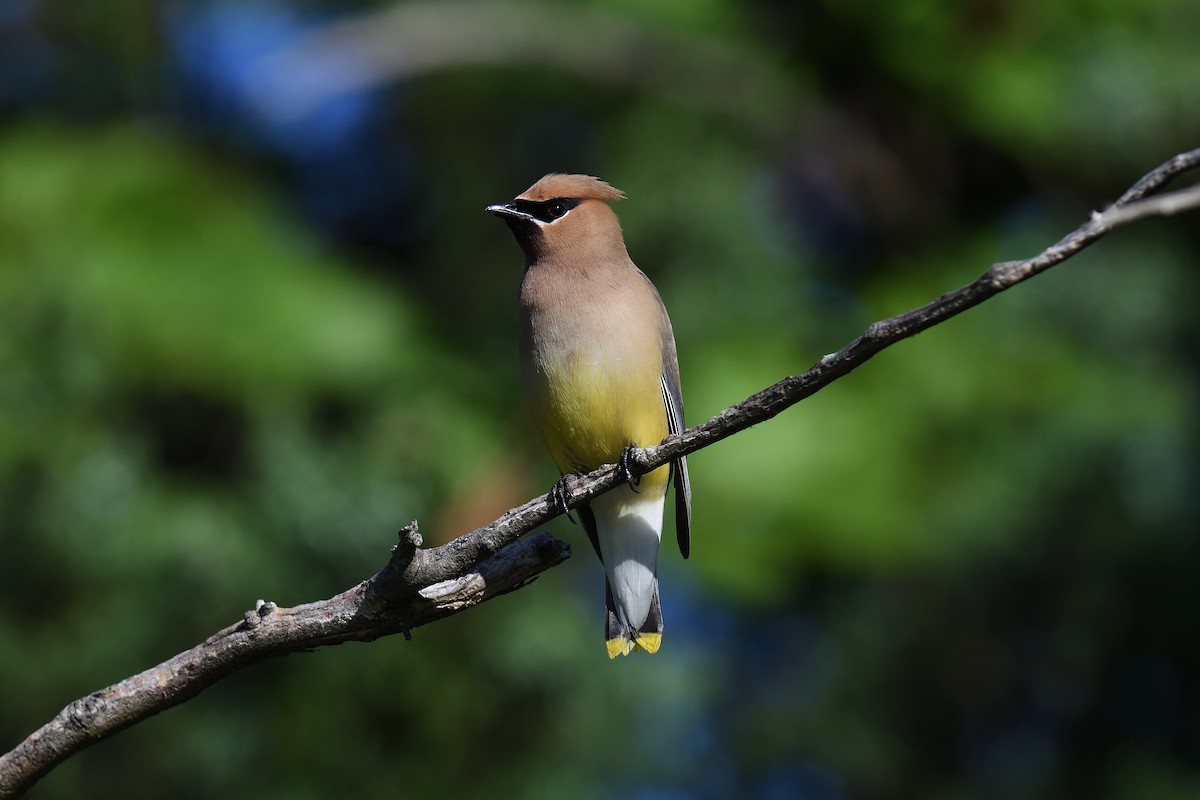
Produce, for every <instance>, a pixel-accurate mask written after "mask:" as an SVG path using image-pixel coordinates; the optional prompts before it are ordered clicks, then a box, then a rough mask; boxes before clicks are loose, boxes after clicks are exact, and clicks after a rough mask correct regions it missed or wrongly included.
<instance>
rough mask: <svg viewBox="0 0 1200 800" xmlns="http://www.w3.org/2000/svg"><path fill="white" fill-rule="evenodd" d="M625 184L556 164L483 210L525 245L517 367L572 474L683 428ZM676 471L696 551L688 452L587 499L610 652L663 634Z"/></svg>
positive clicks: (670, 342)
mask: <svg viewBox="0 0 1200 800" xmlns="http://www.w3.org/2000/svg"><path fill="white" fill-rule="evenodd" d="M624 196H625V195H624V194H623V193H622V192H620V191H618V190H617V189H614V188H613V187H611V186H609V185H608V184H607V183H605V182H604V181H601V180H599V179H598V178H593V177H590V176H587V175H557V174H552V175H547V176H546V177H544V178H542V179H541V180H540V181H538V182H537V183H535V184H534V185H533V186H531V187H529V189H527V190H526V191H525V192H524V194H521V195H519V196H518V197H517V198H516V199H515V200H513V201H512V202H510V203H498V204H496V205H492V206H488V209H487V210H488V211H489V212H490V213H492V214H495V215H496V216H498V217H501V218H502V219H503V220H504V221H505V222H506V223H508V227H509V228H511V229H512V232H513V234H514V235H515V236H516V237H517V243H518V244H520V245H521V249H522V250H523V251H524V252H525V278H524V280H523V281H522V282H521V340H520V345H521V373H522V376H523V377H524V381H525V391H526V394H527V395H528V398H529V404H530V407H531V409H532V411H533V418H534V421H535V423H536V424H537V427H538V431H539V432H540V433H541V435H542V439H543V441H544V442H545V444H546V449H548V450H549V451H550V456H551V457H552V458H553V459H554V463H555V464H557V465H558V469H559V471H561V472H562V473H563V474H564V475H565V474H567V473H583V472H589V471H591V470H593V469H596V468H597V467H599V466H601V465H602V464H614V463H620V464H624V460H625V459H624V456H625V452H626V450H627V448H629V447H630V446H632V445H639V446H646V445H651V444H658V442H660V441H662V439H663V438H664V437H665V436H666V435H667V434H668V433H679V432H680V431H682V430H683V397H682V394H681V392H680V388H679V361H678V358H677V356H676V353H675V335H674V333H672V331H671V320H670V319H669V318H668V317H667V310H666V308H664V307H663V303H662V300H661V299H660V298H659V296H658V291H657V290H656V289H655V288H654V285H653V284H652V283H650V279H649V278H647V277H646V276H645V275H644V274H643V273H642V271H641V270H639V269H638V268H637V266H635V265H634V263H633V262H632V261H631V260H630V259H629V254H628V253H627V252H626V250H625V242H624V240H623V239H622V237H621V224H620V223H619V222H618V221H617V215H616V214H615V213H613V210H612V209H611V208H609V206H608V203H607V202H605V201H608V200H620V199H622V198H624ZM671 475H674V481H675V524H676V535H677V538H678V541H679V550H680V552H681V553H682V554H683V557H684V558H687V556H688V552H689V549H690V543H689V542H690V529H691V515H692V493H691V486H690V484H689V482H688V472H687V462H686V460H685V459H684V458H682V457H681V458H679V459H677V460H675V461H674V462H672V463H671V464H670V465H669V466H663V467H660V468H659V469H657V470H654V471H653V472H650V473H648V474H646V475H644V476H642V478H641V480H640V482H639V483H638V484H637V485H636V486H635V485H634V484H633V483H632V482H631V483H630V484H629V485H627V486H620V487H618V488H616V489H613V490H612V491H610V492H607V493H605V494H603V495H600V496H599V497H597V498H595V499H593V500H592V501H591V503H590V504H589V505H584V506H580V507H579V516H580V518H581V519H582V520H583V526H584V529H585V530H586V531H587V534H588V538H589V539H590V540H591V542H592V547H594V548H595V550H596V555H598V556H599V557H600V561H601V562H602V563H603V564H604V573H605V602H604V604H605V624H604V638H605V640H606V643H607V645H608V655H609V658H616V656H617V655H628V654H629V653H630V652H631V651H632V650H634V649H638V648H640V649H642V650H645V651H646V652H649V653H653V652H656V651H657V650H658V646H659V644H661V642H662V630H663V623H662V611H661V609H660V607H659V600H658V571H657V561H658V544H659V540H660V539H661V537H662V527H663V505H664V503H665V501H666V496H667V483H668V481H669V480H670V476H671ZM561 491H562V488H561V485H560V486H558V487H557V491H556V492H555V494H556V495H561ZM564 506H565V504H564ZM564 510H565V507H564Z"/></svg>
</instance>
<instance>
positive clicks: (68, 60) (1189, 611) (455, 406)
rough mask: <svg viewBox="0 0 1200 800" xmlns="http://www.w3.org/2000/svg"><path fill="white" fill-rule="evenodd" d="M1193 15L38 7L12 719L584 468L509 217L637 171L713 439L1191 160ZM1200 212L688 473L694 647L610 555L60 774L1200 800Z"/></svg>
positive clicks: (271, 789) (1057, 278)
mask: <svg viewBox="0 0 1200 800" xmlns="http://www.w3.org/2000/svg"><path fill="white" fill-rule="evenodd" d="M1198 36H1200V5H1197V4H1195V3H1192V2H1189V0H1175V1H1172V0H1156V1H1155V2H1144V1H1143V0H1109V1H1108V2H1103V3H1083V2H1066V3H1044V2H1040V0H1013V1H1012V2H995V1H994V0H968V1H967V2H949V1H948V0H913V1H912V2H902V3H870V2H863V1H862V0H850V1H847V0H836V1H835V0H808V1H807V2H798V3H785V2H777V1H773V0H756V1H755V2H744V3H739V2H733V1H732V0H703V1H695V0H693V1H691V2H678V1H677V2H662V3H656V4H644V3H638V2H631V1H630V0H593V2H587V3H575V4H567V3H540V2H486V1H485V0H479V1H478V2H474V1H472V0H455V2H445V3H433V2H429V3H395V4H386V3H361V2H360V3H344V2H343V3H335V2H291V3H288V2H282V0H238V2H233V1H232V0H229V1H227V2H210V3H201V2H186V1H185V0H123V1H122V2H117V1H116V0H92V2H87V3H80V2H73V0H5V2H3V4H0V748H3V749H7V748H8V747H10V746H12V745H15V744H16V743H17V742H18V741H20V739H22V738H23V737H24V736H25V735H26V734H28V733H29V732H31V731H32V730H34V729H35V728H36V727H38V726H39V725H41V724H42V723H43V722H45V721H47V720H48V719H49V718H50V717H51V716H53V714H55V713H56V712H57V711H58V710H59V709H60V708H61V707H62V706H63V705H64V704H66V703H67V702H68V701H70V700H72V699H74V698H75V697H77V696H80V695H82V694H84V693H87V692H89V691H91V690H94V689H97V688H100V687H102V686H105V685H107V684H109V683H112V682H114V681H117V680H119V679H121V678H123V677H126V676H127V675H130V674H132V673H134V672H137V671H140V670H142V669H144V668H146V667H149V666H151V665H153V664H155V663H157V662H159V661H161V660H163V659H165V658H167V657H169V656H171V655H173V654H174V653H176V652H178V651H180V650H182V649H184V648H186V647H189V646H191V645H193V644H195V643H197V642H198V641H200V640H202V639H203V638H205V637H206V636H208V635H209V634H210V633H212V632H214V631H215V630H217V629H218V628H220V627H223V626H224V625H226V624H228V623H230V622H232V621H235V620H237V619H238V618H239V617H240V616H241V614H242V612H243V611H244V610H245V609H247V608H249V607H251V606H252V605H253V603H254V601H255V599H257V598H266V599H270V600H273V601H275V602H277V603H280V604H284V605H291V604H295V603H299V602H305V601H309V600H314V599H319V598H322V597H326V596H329V595H331V594H333V593H336V592H338V591H340V590H342V589H344V588H346V587H348V586H350V585H352V584H353V583H355V582H357V581H359V580H361V579H363V578H364V577H366V576H368V575H370V574H371V573H372V572H374V571H375V570H376V569H378V568H379V567H381V566H382V565H383V563H384V562H385V561H386V558H387V556H388V551H389V548H390V546H391V545H392V543H393V542H394V540H395V531H396V530H397V529H398V528H399V527H400V526H401V525H403V524H404V523H406V522H407V521H408V520H410V519H412V518H416V519H418V520H419V521H420V522H421V525H422V530H423V532H424V534H425V537H426V540H427V541H445V540H446V539H448V538H451V537H453V536H455V535H457V534H459V533H462V532H464V531H465V530H468V529H470V528H471V527H474V526H475V525H477V524H480V523H483V522H486V521H488V520H490V519H492V518H494V517H495V516H497V515H499V514H500V513H501V512H502V511H504V510H505V509H506V508H508V507H510V506H512V505H515V504H518V503H520V502H522V501H524V500H526V499H528V498H529V497H532V496H533V495H535V494H537V493H540V492H543V491H545V490H546V489H547V488H548V486H549V485H550V483H551V481H552V480H553V479H554V478H555V477H556V476H555V474H554V472H553V469H552V467H551V465H550V463H549V460H548V458H547V457H546V456H545V454H544V453H543V451H542V449H541V445H540V443H539V442H538V441H537V437H536V436H535V435H534V434H533V433H532V427H531V424H530V422H529V420H528V419H527V417H526V412H525V411H524V409H523V407H522V403H521V390H520V386H519V379H518V369H517V362H516V354H515V343H514V342H515V328H516V300H515V296H516V290H517V286H518V283H519V281H520V272H521V256H520V253H519V251H518V250H517V248H516V246H515V244H514V243H513V241H512V238H511V236H510V234H509V232H508V231H507V230H506V229H505V227H504V226H503V225H502V224H501V223H499V222H498V221H496V220H495V219H492V218H490V217H488V216H487V215H486V214H485V213H484V212H483V207H484V206H485V205H486V204H487V203H489V202H494V201H497V200H503V199H507V198H510V197H511V196H513V195H514V194H516V193H518V192H519V191H521V190H523V189H524V188H525V187H526V186H528V185H529V184H530V183H532V182H533V181H534V180H535V179H537V178H538V177H540V176H541V175H542V174H543V173H545V172H549V171H581V172H588V173H592V174H597V175H600V176H601V177H603V178H605V179H607V180H609V181H610V182H612V183H613V184H614V185H616V186H618V187H620V188H622V189H624V190H625V191H626V192H627V193H628V195H629V200H628V201H626V202H624V203H622V204H621V205H620V208H619V213H620V214H621V218H622V222H623V225H624V228H625V232H626V240H627V242H628V245H629V249H630V251H631V253H632V254H633V257H634V259H635V260H636V261H637V262H638V263H639V264H640V265H641V266H642V267H643V268H644V269H645V270H646V271H647V272H648V273H649V274H650V275H651V276H652V278H653V279H654V280H655V282H656V283H657V285H658V286H659V288H660V291H661V293H662V294H663V296H664V298H665V299H666V302H667V305H668V307H669V308H670V310H671V314H672V317H673V320H674V326H675V331H676V336H677V339H678V342H679V350H680V360H681V365H682V374H683V386H684V397H685V400H686V404H687V413H688V418H689V420H690V421H691V422H693V423H694V422H698V421H701V420H704V419H707V418H708V417H709V416H711V415H712V414H714V413H716V412H718V411H720V410H721V409H723V408H725V407H726V406H728V405H730V404H732V403H734V402H736V401H738V400H740V399H742V398H744V397H745V396H747V395H748V394H750V393H751V392H753V391H756V390H758V389H760V388H762V387H764V386H766V385H768V384H769V383H772V382H774V381H775V380H778V379H779V378H781V377H783V376H784V375H787V374H794V373H797V372H799V371H802V370H803V369H804V368H806V367H807V366H808V365H809V364H811V363H812V362H813V361H815V360H816V359H817V358H819V357H820V356H821V354H823V353H826V352H829V351H832V350H834V349H837V348H838V347H840V346H841V345H842V344H844V343H845V342H847V341H848V340H850V339H851V338H852V337H853V336H855V335H856V334H857V333H858V332H860V331H861V330H862V329H863V327H864V326H865V325H867V324H868V323H870V322H871V321H872V320H874V319H877V318H881V317H883V316H888V315H891V314H894V313H897V312H900V311H903V310H907V309H908V308H911V307H914V306H916V305H919V304H921V303H923V302H925V301H927V300H929V299H931V298H933V297H935V296H937V295H938V294H940V293H941V292H944V291H947V290H949V289H952V288H955V287H957V286H959V285H961V284H964V283H966V282H968V281H970V280H972V279H973V278H974V277H976V275H978V274H979V273H980V272H981V271H982V270H983V269H984V268H986V266H987V265H988V264H990V263H991V262H993V261H996V260H1003V259H1009V258H1018V257H1024V256H1028V255H1032V254H1034V253H1036V252H1038V251H1040V250H1041V249H1042V248H1043V247H1045V246H1046V245H1048V244H1050V243H1051V242H1052V241H1054V240H1055V239H1056V238H1057V237H1058V236H1060V235H1061V234H1063V233H1065V232H1067V231H1068V230H1070V229H1072V228H1074V227H1075V226H1076V225H1077V224H1078V223H1079V222H1080V221H1081V220H1082V219H1084V218H1085V216H1086V214H1087V213H1088V212H1089V211H1090V210H1092V209H1095V208H1098V207H1101V206H1102V205H1103V204H1104V203H1105V202H1107V201H1109V200H1111V199H1113V198H1115V197H1116V196H1117V195H1118V194H1120V192H1121V191H1123V190H1124V188H1125V187H1126V186H1127V185H1128V184H1129V183H1131V182H1132V181H1133V180H1135V179H1136V178H1137V177H1138V176H1139V175H1141V174H1142V173H1143V172H1145V171H1148V170H1149V169H1150V168H1151V167H1153V166H1155V165H1157V164H1158V163H1160V162H1161V161H1163V160H1164V159H1166V158H1167V157H1169V156H1171V155H1173V154H1174V153H1175V152H1178V151H1181V150H1185V149H1189V148H1192V147H1196V146H1197V145H1200V102H1197V94H1196V87H1197V86H1200V57H1198V56H1197V55H1196V42H1197V40H1198ZM1198 254H1200V224H1198V222H1197V218H1196V217H1195V216H1194V215H1193V216H1192V217H1181V218H1177V219H1173V220H1154V221H1148V222H1145V223H1141V224H1139V225H1137V226H1136V227H1134V228H1130V229H1126V230H1124V231H1121V232H1118V233H1116V234H1114V235H1112V236H1110V237H1109V238H1108V239H1106V240H1104V241H1103V242H1101V243H1100V244H1098V245H1096V246H1095V247H1093V248H1092V249H1091V250H1089V251H1087V252H1086V253H1084V254H1083V255H1081V256H1080V257H1078V258H1076V259H1074V260H1072V261H1070V262H1068V263H1067V264H1064V265H1062V266H1060V267H1058V268H1056V269H1055V270H1053V271H1052V272H1051V273H1049V274H1046V275H1044V276H1042V277H1039V278H1037V279H1035V280H1034V281H1032V282H1031V283H1028V284H1025V285H1023V286H1021V287H1019V288H1017V289H1015V290H1013V291H1011V292H1009V293H1007V294H1005V295H1003V296H1001V297H999V298H997V299H995V300H994V301H991V302H988V303H986V304H985V305H984V306H982V307H980V308H978V309H975V310H973V311H971V312H969V313H967V314H965V315H964V316H962V317H960V318H958V319H955V320H953V321H951V322H949V323H948V324H945V325H942V326H940V327H937V328H935V329H933V330H931V331H929V332H927V333H925V334H922V335H921V336H919V337H917V338H916V339H914V340H911V341H909V342H905V343H903V344H901V345H900V346H898V347H896V348H894V349H893V350H889V351H887V352H886V353H884V354H883V355H881V356H879V357H878V358H877V359H876V360H874V361H873V362H871V363H870V364H868V365H867V366H866V367H865V368H863V369H861V370H859V371H857V372H855V373H853V374H852V375H850V376H849V377H847V378H845V379H844V380H841V381H839V382H837V383H836V384H834V385H833V386H831V387H829V388H828V389H827V390H825V391H823V392H821V393H820V394H818V395H817V396H815V397H813V398H811V399H810V400H808V401H806V402H804V403H802V404H800V405H799V406H797V407H796V408H794V409H792V410H790V411H788V412H786V413H785V414H783V415H782V416H781V417H779V418H777V419H775V420H772V421H770V422H768V423H764V424H762V425H759V426H757V427H756V428H754V429H752V430H749V431H747V432H745V433H743V434H741V435H738V436H737V437H735V438H734V439H731V440H728V441H725V442H722V443H720V444H718V445H716V446H713V447H711V448H709V449H706V450H704V451H702V452H700V453H698V454H696V455H695V456H694V457H693V458H692V476H693V480H694V484H695V528H694V534H693V536H694V545H693V553H694V555H693V556H692V558H691V559H690V561H688V562H683V561H681V559H680V558H679V556H678V554H677V553H675V552H673V551H672V548H671V546H670V544H668V545H667V546H665V547H664V550H663V556H662V559H661V561H662V564H661V570H662V585H663V608H664V614H665V617H666V624H667V633H666V638H665V641H664V645H663V649H662V651H661V652H660V654H659V655H657V656H655V657H652V658H651V657H644V656H643V657H631V658H628V659H623V660H621V661H617V662H613V663H610V662H609V661H608V659H607V658H606V657H605V653H604V647H603V643H602V641H601V638H602V637H601V599H602V591H603V590H602V577H601V572H600V569H599V567H598V565H597V564H596V563H595V561H594V559H593V557H592V555H591V553H590V548H589V547H588V545H587V544H586V543H585V540H584V538H583V537H582V535H581V534H580V531H579V529H578V528H574V527H572V526H570V525H568V524H567V523H566V522H565V521H561V520H560V521H559V522H558V523H556V524H555V526H554V530H555V531H556V532H557V533H558V534H559V535H561V536H562V537H564V538H566V539H567V540H568V541H570V542H571V543H572V545H573V547H574V553H575V557H574V558H572V559H571V560H570V561H569V562H568V563H566V564H565V565H563V566H562V567H559V568H557V569H555V570H552V571H551V572H550V573H548V574H546V575H545V576H543V577H542V578H541V579H540V580H538V581H537V582H536V583H534V584H533V585H532V586H530V587H528V588H526V589H524V590H522V591H520V592H518V593H516V594H513V595H509V596H506V597H503V598H500V599H498V600H496V601H494V602H491V603H488V604H486V606H484V607H481V608H478V609H474V610H472V611H470V612H468V613H465V614H462V615H459V616H457V617H454V618H452V619H449V620H446V621H443V622H440V623H438V624H436V625H433V626H430V627H428V628H422V629H419V630H417V631H416V632H415V634H414V637H413V640H412V641H411V642H406V641H404V640H403V639H402V638H400V637H395V638H393V639H388V640H384V641H379V642H376V643H373V644H370V645H345V646H341V647H336V648H331V649H326V650H322V651H319V652H314V653H310V654H304V655H296V656H292V657H289V658H286V659H283V660H277V661H273V662H268V663H264V664H261V665H259V666H256V667H254V668H252V669H248V670H246V671H244V672H241V673H239V674H237V675H235V676H233V677H231V678H229V679H228V680H225V681H223V682H222V683H220V684H219V685H217V686H216V687H214V688H212V689H209V690H208V691H206V692H205V693H204V694H202V695H201V696H200V697H198V698H196V699H194V700H192V701H191V702H188V703H186V704H185V705H183V706H181V707H178V708H176V709H173V710H171V711H169V712H167V713H165V714H163V715H161V716H160V717H157V718H155V719H153V720H150V721H148V722H146V723H144V724H141V725H138V726H137V727H135V728H133V729H131V730H129V731H127V732H124V733H122V734H120V735H118V736H116V737H114V738H112V739H110V740H108V741H106V742H103V743H101V744H99V745H97V746H96V747H94V748H92V749H90V750H88V751H87V752H85V753H83V754H82V755H80V756H78V757H76V758H73V759H71V760H70V761H69V762H67V763H66V764H64V765H63V766H61V767H60V768H58V769H57V770H55V771H54V772H53V773H52V774H51V775H50V776H49V777H47V778H46V779H44V780H43V781H42V782H41V783H40V784H39V785H38V786H37V787H36V788H35V789H34V790H32V791H31V792H30V793H29V797H31V798H69V797H123V798H160V797H174V798H210V797H222V798H252V797H253V798H258V797H281V798H282V797H286V798H327V797H335V796H358V797H385V796H412V797H432V796H439V797H440V796H445V797H457V798H492V797H515V798H533V797H538V798H543V797H546V798H549V797H573V798H604V797H632V798H646V799H647V800H650V799H655V800H657V799H658V798H670V799H671V800H674V799H675V798H726V797H763V798H819V799H820V800H842V798H913V797H920V798H937V799H938V800H953V799H956V798H1063V797H1087V798H1101V799H1108V798H1112V799H1113V800H1123V799H1125V798H1157V799H1159V800H1172V799H1173V798H1194V797H1197V796H1200V641H1198V630H1197V625H1196V621H1195V615H1196V612H1197V608H1198V606H1200V581H1198V580H1197V577H1196V572H1197V567H1198V566H1200V560H1198V559H1200V548H1198V540H1197V534H1196V530H1197V525H1196V522H1197V516H1198V514H1197V512H1198V510H1200V509H1198V506H1200V441H1198V431H1197V413H1196V410H1197V400H1198V391H1197V370H1196V362H1197V355H1198V350H1200V347H1198V345H1200V329H1198V325H1197V300H1198V291H1197V288H1198V282H1200V271H1198V269H1197V267H1198V264H1197V256H1198Z"/></svg>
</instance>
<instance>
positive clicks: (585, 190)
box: [517, 172, 625, 201]
mask: <svg viewBox="0 0 1200 800" xmlns="http://www.w3.org/2000/svg"><path fill="white" fill-rule="evenodd" d="M560 197H569V198H572V199H577V200H593V199H594V200H624V199H625V193H624V192H622V191H621V190H620V189H617V188H614V187H612V186H609V185H608V184H607V183H605V182H604V181H602V180H600V179H599V178H594V177H592V176H591V175H564V174H562V173H560V172H552V173H550V174H549V175H547V176H546V177H544V178H542V179H541V180H540V181H538V182H537V183H535V184H534V185H533V186H530V187H529V188H528V189H526V190H525V191H524V192H523V193H522V194H520V195H519V196H518V197H517V199H518V200H533V201H541V200H553V199H556V198H560Z"/></svg>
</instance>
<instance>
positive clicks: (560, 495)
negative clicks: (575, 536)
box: [550, 475, 575, 525]
mask: <svg viewBox="0 0 1200 800" xmlns="http://www.w3.org/2000/svg"><path fill="white" fill-rule="evenodd" d="M570 477H571V476H570V475H563V476H562V477H561V478H559V479H558V480H557V481H555V482H554V488H552V489H551V490H550V499H551V501H552V502H553V503H554V508H555V510H556V511H558V513H560V514H562V515H564V516H565V517H566V518H567V519H568V520H570V522H571V524H572V525H574V524H575V518H574V517H572V516H571V508H570V506H568V505H567V498H568V497H570V495H571V489H570V487H569V486H568V485H567V482H568V480H569V479H570Z"/></svg>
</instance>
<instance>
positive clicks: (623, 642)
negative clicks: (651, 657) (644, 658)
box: [604, 633, 662, 658]
mask: <svg viewBox="0 0 1200 800" xmlns="http://www.w3.org/2000/svg"><path fill="white" fill-rule="evenodd" d="M661 644H662V634H661V633H638V634H634V638H633V639H629V638H626V637H624V636H621V637H618V638H616V639H609V640H608V641H606V642H605V643H604V646H605V647H606V648H608V657H609V658H616V657H617V656H627V655H629V654H630V653H632V652H633V651H634V650H645V651H646V652H647V653H657V652H658V648H659V645H661Z"/></svg>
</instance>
